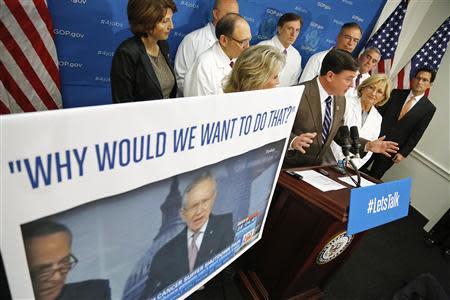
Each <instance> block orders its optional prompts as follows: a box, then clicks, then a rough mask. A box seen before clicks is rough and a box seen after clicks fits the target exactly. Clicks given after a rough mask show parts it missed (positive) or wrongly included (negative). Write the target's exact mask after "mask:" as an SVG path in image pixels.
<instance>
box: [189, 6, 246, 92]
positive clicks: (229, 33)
mask: <svg viewBox="0 0 450 300" xmlns="http://www.w3.org/2000/svg"><path fill="white" fill-rule="evenodd" d="M216 37H217V39H218V41H217V42H216V43H215V44H214V45H213V46H212V47H211V48H209V49H208V50H206V51H205V52H203V53H202V54H201V55H200V56H199V57H198V58H197V59H196V61H195V63H194V64H193V65H192V67H191V68H190V70H189V72H188V73H187V74H186V76H185V81H184V91H183V94H184V96H185V97H188V96H201V95H217V94H221V93H223V91H222V81H223V79H224V78H225V77H226V76H227V75H228V74H230V72H231V70H232V67H233V64H234V61H235V60H236V58H237V57H238V56H239V55H240V54H241V53H242V51H244V50H245V49H247V48H248V47H249V46H250V40H251V38H252V34H251V31H250V26H249V25H248V23H247V21H245V19H244V18H243V17H241V16H240V15H238V14H234V13H229V14H227V15H226V16H224V17H223V18H222V19H220V21H219V22H217V25H216Z"/></svg>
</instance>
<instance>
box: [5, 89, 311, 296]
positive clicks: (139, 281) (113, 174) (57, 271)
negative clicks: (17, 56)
mask: <svg viewBox="0 0 450 300" xmlns="http://www.w3.org/2000/svg"><path fill="white" fill-rule="evenodd" d="M302 93H303V87H302V86H297V87H289V88H279V89H270V90H261V91H252V92H244V93H233V94H224V95H218V96H208V97H192V98H183V99H170V100H157V101H149V102H141V103H125V104H116V105H106V106H97V107H86V108H74V109H66V110H61V111H47V112H37V113H28V114H18V115H7V116H1V117H0V126H1V127H0V128H1V153H2V155H1V160H0V162H1V168H0V178H1V186H2V188H1V204H2V205H1V207H2V209H1V232H2V238H1V241H0V242H1V244H0V246H1V253H2V257H3V261H4V265H5V269H6V273H7V278H8V283H9V286H10V289H11V292H12V297H13V298H15V299H30V298H33V296H34V297H36V298H43V297H44V295H45V296H46V297H47V298H46V299H54V298H56V297H57V296H58V295H59V296H60V297H61V296H62V295H69V294H70V295H75V296H76V297H78V298H79V299H87V298H90V299H92V298H95V299H105V298H106V299H108V298H110V297H111V298H112V299H119V298H122V299H153V298H154V299H173V298H175V297H185V296H187V295H189V294H190V293H192V292H193V291H194V290H195V289H196V288H198V287H199V286H201V285H203V284H205V283H206V282H207V281H208V280H209V279H210V278H212V277H213V276H214V275H215V274H217V273H218V272H220V271H221V270H222V269H223V268H225V267H226V266H227V265H228V264H230V263H231V262H232V261H234V260H235V259H236V258H237V257H239V256H240V255H241V254H242V253H243V252H245V251H246V250H247V249H249V248H250V247H251V246H252V245H253V244H254V243H255V242H256V241H257V240H259V239H260V238H261V235H262V229H263V227H264V222H265V218H266V216H267V211H268V207H269V205H270V201H271V197H272V193H273V191H274V188H275V183H276V180H277V178H278V174H279V172H280V168H281V162H282V160H283V157H284V153H285V151H286V147H287V140H288V137H289V134H290V131H291V128H292V125H293V121H294V119H295V115H296V112H297V107H298V105H299V99H300V98H301V95H302Z"/></svg>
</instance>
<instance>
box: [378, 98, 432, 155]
mask: <svg viewBox="0 0 450 300" xmlns="http://www.w3.org/2000/svg"><path fill="white" fill-rule="evenodd" d="M409 92H410V90H393V91H392V93H391V98H390V100H389V101H388V102H387V103H386V105H384V106H383V107H382V108H380V113H381V115H382V117H383V122H382V123H381V133H380V135H381V136H383V135H386V140H388V141H394V142H397V143H398V144H399V148H400V150H399V151H398V152H399V153H400V154H401V155H403V156H404V157H407V156H408V155H409V153H410V152H411V151H412V150H413V149H414V147H415V146H416V145H417V143H418V142H419V140H420V138H421V137H422V135H423V133H424V132H425V130H426V129H427V127H428V124H430V121H431V119H432V118H433V115H434V113H435V112H436V107H435V106H434V105H433V103H431V101H430V100H429V99H428V98H427V96H423V97H422V98H421V99H420V100H419V101H418V102H417V103H416V104H415V105H414V106H413V107H412V108H411V109H410V110H409V111H408V112H407V113H406V114H405V115H404V116H403V118H401V119H400V120H398V116H399V115H400V111H401V110H402V107H403V104H404V103H405V101H406V98H407V97H408V95H409Z"/></svg>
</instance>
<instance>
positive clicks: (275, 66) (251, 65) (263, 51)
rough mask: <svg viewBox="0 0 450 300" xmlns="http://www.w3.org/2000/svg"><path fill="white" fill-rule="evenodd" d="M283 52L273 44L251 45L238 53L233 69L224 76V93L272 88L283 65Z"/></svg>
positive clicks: (275, 84) (277, 80)
mask: <svg viewBox="0 0 450 300" xmlns="http://www.w3.org/2000/svg"><path fill="white" fill-rule="evenodd" d="M284 63H285V58H284V56H283V54H282V53H281V52H280V51H279V50H278V49H276V48H275V47H273V46H269V45H258V46H252V47H250V48H248V49H246V50H244V52H242V54H241V55H239V57H238V59H237V60H236V63H235V64H234V66H233V71H232V72H231V74H230V75H229V76H228V77H227V78H226V80H225V83H224V87H223V91H224V92H225V93H233V92H243V91H251V90H260V89H268V88H274V87H276V86H277V85H278V84H279V82H280V81H279V73H280V70H281V68H282V67H283V66H284Z"/></svg>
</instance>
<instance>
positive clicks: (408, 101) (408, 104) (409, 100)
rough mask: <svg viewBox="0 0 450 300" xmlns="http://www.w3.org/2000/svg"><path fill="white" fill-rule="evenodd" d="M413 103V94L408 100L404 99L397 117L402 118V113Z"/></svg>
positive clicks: (404, 113)
mask: <svg viewBox="0 0 450 300" xmlns="http://www.w3.org/2000/svg"><path fill="white" fill-rule="evenodd" d="M413 103H414V96H411V97H409V99H408V100H406V102H405V104H404V105H403V108H402V110H401V111H400V115H399V116H398V119H399V120H400V119H401V118H403V116H404V115H406V113H407V112H408V111H409V110H410V109H411V106H412V105H413Z"/></svg>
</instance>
